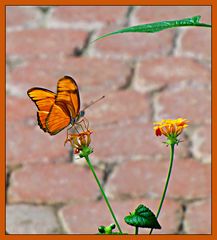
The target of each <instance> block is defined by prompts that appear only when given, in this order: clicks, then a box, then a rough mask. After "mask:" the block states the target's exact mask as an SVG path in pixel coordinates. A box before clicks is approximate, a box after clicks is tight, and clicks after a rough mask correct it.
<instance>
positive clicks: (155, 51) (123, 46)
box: [93, 26, 174, 58]
mask: <svg viewBox="0 0 217 240" xmlns="http://www.w3.org/2000/svg"><path fill="white" fill-rule="evenodd" d="M122 28H123V27H117V26H115V27H113V28H112V27H109V28H105V29H103V30H102V31H101V32H99V33H98V36H101V35H103V34H106V33H109V32H113V31H116V30H118V29H122ZM173 37H174V31H173V30H169V31H164V32H159V33H156V34H148V33H125V34H119V35H116V36H115V35H114V36H110V37H107V38H105V39H101V40H99V41H97V42H95V43H94V46H93V47H95V50H96V53H97V54H104V55H106V56H112V57H136V58H147V57H150V56H151V57H153V56H159V55H167V54H168V53H169V52H170V51H171V49H172V42H173ZM159 39H160V41H159Z"/></svg>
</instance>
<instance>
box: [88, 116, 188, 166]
mask: <svg viewBox="0 0 217 240" xmlns="http://www.w3.org/2000/svg"><path fill="white" fill-rule="evenodd" d="M122 121H123V123H124V120H122ZM163 141H165V138H157V137H156V136H155V135H154V131H153V126H152V125H151V124H150V123H145V122H144V123H139V122H138V121H134V122H132V123H130V124H125V125H123V124H122V125H121V124H120V125H118V124H116V125H113V126H112V125H111V126H106V125H105V126H102V127H100V128H96V129H95V131H94V133H93V134H92V144H91V145H92V147H93V148H94V155H93V161H96V162H98V161H102V162H115V163H117V162H122V161H126V160H136V159H142V160H149V159H151V160H153V159H155V160H159V159H162V158H163V159H168V155H169V152H168V150H169V149H168V148H167V147H166V146H165V145H164V144H162V142H163ZM186 143H187V142H186ZM186 143H185V144H180V146H179V150H178V152H177V154H178V155H179V156H182V157H183V156H186V154H187V153H188V152H187V146H186Z"/></svg>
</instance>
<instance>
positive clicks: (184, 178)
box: [106, 158, 211, 199]
mask: <svg viewBox="0 0 217 240" xmlns="http://www.w3.org/2000/svg"><path fill="white" fill-rule="evenodd" d="M168 165H169V159H168V160H166V159H165V160H164V161H160V162H159V161H127V162H124V163H122V164H121V165H120V166H118V167H117V168H116V169H115V170H114V172H113V173H112V175H111V177H110V178H109V180H108V183H107V185H106V191H107V193H108V195H109V196H110V197H112V198H120V197H125V196H129V195H130V196H132V197H139V196H148V197H157V198H160V196H161V194H162V191H163V187H164V184H165V179H166V176H167V172H168ZM189 169H194V171H193V172H192V173H190V174H189V171H188V170H189ZM198 176H199V177H198ZM210 176H211V168H210V165H209V164H201V163H198V162H196V161H195V160H192V159H185V160H182V159H177V158H175V161H174V166H173V173H172V177H171V182H170V184H169V188H168V194H167V196H168V197H171V198H176V199H180V198H182V199H194V198H203V197H206V196H209V195H210V191H211V184H210V181H211V177H210ZM126 179H130V181H127V184H126Z"/></svg>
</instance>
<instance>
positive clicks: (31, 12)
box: [6, 6, 41, 29]
mask: <svg viewBox="0 0 217 240" xmlns="http://www.w3.org/2000/svg"><path fill="white" fill-rule="evenodd" d="M40 17H41V14H40V12H39V10H38V8H37V7H29V6H28V7H26V6H25V7H20V6H7V7H6V27H7V28H8V29H10V28H14V27H29V26H34V25H36V24H37V23H39V19H40Z"/></svg>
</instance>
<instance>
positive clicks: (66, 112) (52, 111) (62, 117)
mask: <svg viewBox="0 0 217 240" xmlns="http://www.w3.org/2000/svg"><path fill="white" fill-rule="evenodd" d="M27 94H28V96H29V97H30V98H31V100H32V101H33V102H34V103H35V104H36V106H37V108H38V111H37V120H38V125H39V126H40V128H41V129H42V130H43V131H44V132H48V133H49V134H50V135H55V134H57V133H59V132H60V131H61V130H63V129H64V128H66V127H67V126H68V125H70V124H71V125H72V126H73V125H74V124H75V123H76V122H77V121H79V119H80V118H81V117H83V116H84V111H80V97H79V90H78V86H77V83H76V82H75V80H74V79H73V78H71V77H70V76H64V77H63V78H61V79H59V81H58V83H57V93H54V92H52V91H50V90H48V89H45V88H39V87H34V88H31V89H29V90H28V91H27Z"/></svg>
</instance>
